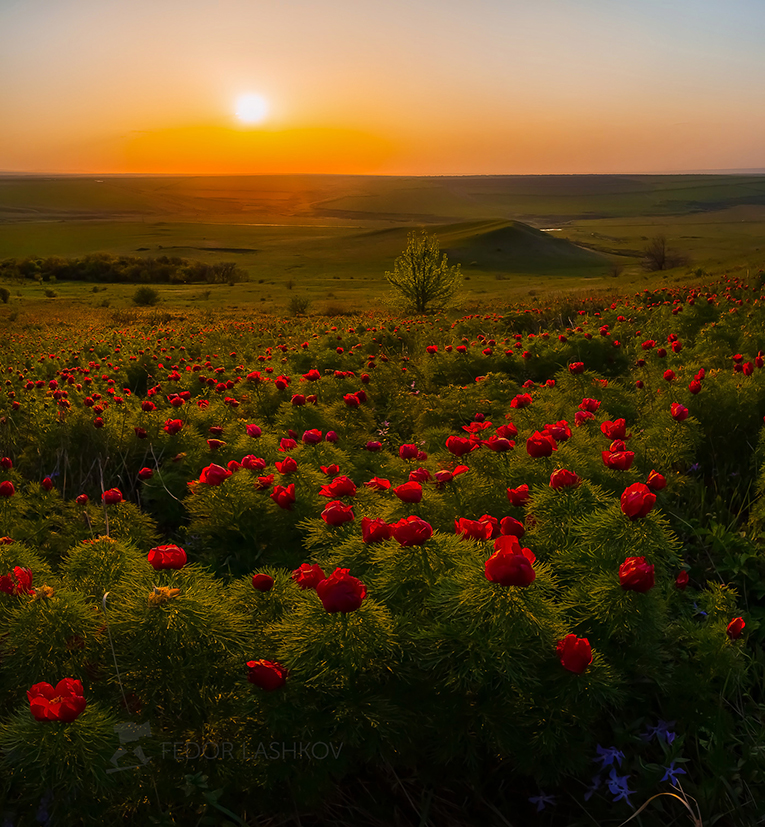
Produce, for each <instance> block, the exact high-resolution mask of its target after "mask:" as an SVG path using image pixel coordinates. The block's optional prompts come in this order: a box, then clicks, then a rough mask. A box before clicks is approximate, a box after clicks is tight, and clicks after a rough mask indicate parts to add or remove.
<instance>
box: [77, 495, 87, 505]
mask: <svg viewBox="0 0 765 827" xmlns="http://www.w3.org/2000/svg"><path fill="white" fill-rule="evenodd" d="M74 501H75V502H76V503H77V505H87V503H88V495H87V494H80V495H78V496H77V497H76V498H75V500H74Z"/></svg>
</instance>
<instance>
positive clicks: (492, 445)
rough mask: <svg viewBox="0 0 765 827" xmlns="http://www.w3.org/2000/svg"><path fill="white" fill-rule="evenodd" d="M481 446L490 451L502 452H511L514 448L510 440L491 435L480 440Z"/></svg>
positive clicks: (513, 443)
mask: <svg viewBox="0 0 765 827" xmlns="http://www.w3.org/2000/svg"><path fill="white" fill-rule="evenodd" d="M481 445H484V446H485V447H486V448H488V449H489V450H490V451H495V452H503V451H512V450H513V448H515V442H513V440H511V439H505V438H504V437H501V436H497V435H496V434H492V435H491V436H490V437H489V438H488V439H482V440H481Z"/></svg>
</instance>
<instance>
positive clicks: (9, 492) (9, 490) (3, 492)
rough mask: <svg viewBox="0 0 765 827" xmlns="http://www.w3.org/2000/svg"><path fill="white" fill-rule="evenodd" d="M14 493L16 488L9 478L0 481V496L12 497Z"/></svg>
mask: <svg viewBox="0 0 765 827" xmlns="http://www.w3.org/2000/svg"><path fill="white" fill-rule="evenodd" d="M15 493H16V489H15V488H14V487H13V483H12V482H11V481H10V480H5V482H0V497H5V498H6V499H7V498H8V497H12V496H13V495H14V494H15Z"/></svg>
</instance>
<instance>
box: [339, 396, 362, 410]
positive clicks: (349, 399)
mask: <svg viewBox="0 0 765 827" xmlns="http://www.w3.org/2000/svg"><path fill="white" fill-rule="evenodd" d="M343 402H345V404H346V405H347V406H348V407H349V408H358V407H359V405H360V404H361V402H360V401H359V398H358V396H356V394H355V393H346V394H345V396H344V397H343Z"/></svg>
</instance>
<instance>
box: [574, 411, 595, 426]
mask: <svg viewBox="0 0 765 827" xmlns="http://www.w3.org/2000/svg"><path fill="white" fill-rule="evenodd" d="M588 419H595V414H594V413H590V411H577V412H576V413H575V414H574V425H576V427H577V428H581V426H582V425H583V424H584V423H585V422H587V420H588Z"/></svg>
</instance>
